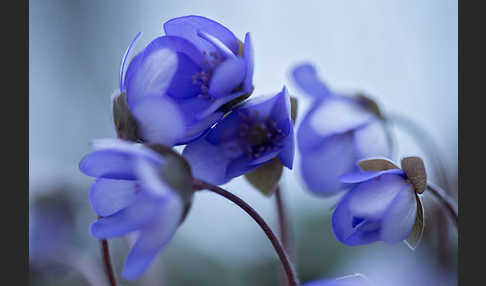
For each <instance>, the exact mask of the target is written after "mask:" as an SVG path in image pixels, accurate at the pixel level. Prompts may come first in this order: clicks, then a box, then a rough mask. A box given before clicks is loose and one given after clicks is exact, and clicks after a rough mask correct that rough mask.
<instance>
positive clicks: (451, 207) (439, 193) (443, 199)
mask: <svg viewBox="0 0 486 286" xmlns="http://www.w3.org/2000/svg"><path fill="white" fill-rule="evenodd" d="M427 189H428V190H429V191H430V192H431V193H432V194H433V195H434V196H435V197H436V198H437V199H438V200H439V202H440V203H441V204H442V205H443V206H444V207H445V209H446V210H447V212H448V213H449V215H450V217H451V219H452V221H453V222H454V225H455V226H456V229H457V224H458V222H457V221H458V219H457V211H456V207H455V203H454V202H453V201H452V200H451V198H450V197H449V196H448V195H447V194H446V192H444V190H442V189H441V188H440V187H439V186H436V185H434V184H432V183H428V184H427Z"/></svg>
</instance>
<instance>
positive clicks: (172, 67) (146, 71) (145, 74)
mask: <svg viewBox="0 0 486 286" xmlns="http://www.w3.org/2000/svg"><path fill="white" fill-rule="evenodd" d="M154 41H156V40H154ZM149 46H150V44H149ZM149 46H147V48H145V50H144V52H143V55H142V58H140V59H139V62H138V63H137V64H136V65H135V64H132V62H133V61H132V62H131V63H130V65H129V66H128V70H127V74H126V77H125V84H126V89H127V103H128V106H129V107H130V108H131V107H133V105H134V104H135V103H137V102H138V100H139V99H140V98H142V97H143V96H146V95H158V96H162V95H163V94H165V93H166V92H167V90H168V89H169V87H170V85H171V83H172V80H173V78H174V77H175V76H176V74H177V70H178V68H179V56H178V54H177V52H176V51H174V50H172V49H170V48H160V49H151V48H149ZM154 46H155V44H154ZM191 84H192V82H191Z"/></svg>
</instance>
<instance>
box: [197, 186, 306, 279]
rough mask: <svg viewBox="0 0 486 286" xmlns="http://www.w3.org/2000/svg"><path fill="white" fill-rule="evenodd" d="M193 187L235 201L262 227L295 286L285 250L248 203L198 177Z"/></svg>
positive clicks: (293, 275)
mask: <svg viewBox="0 0 486 286" xmlns="http://www.w3.org/2000/svg"><path fill="white" fill-rule="evenodd" d="M193 188H194V189H195V190H203V189H206V190H209V191H211V192H213V193H216V194H218V195H220V196H222V197H224V198H226V199H228V200H230V201H232V202H233V203H235V204H236V205H237V206H239V207H240V208H241V209H243V210H244V211H245V212H246V213H247V214H248V215H250V216H251V217H252V218H253V219H254V220H255V222H256V223H257V224H258V225H259V226H260V227H261V228H262V230H263V231H264V232H265V234H266V235H267V237H268V239H269V240H270V242H271V243H272V245H273V247H274V248H275V251H276V252H277V254H278V257H279V258H280V261H281V262H282V265H283V268H284V270H285V273H286V274H287V278H288V281H289V285H290V286H297V285H299V284H298V280H297V276H296V274H295V271H294V269H293V268H292V264H291V263H290V259H289V257H288V255H287V253H286V252H285V249H284V248H283V247H282V245H281V244H280V241H279V240H278V238H277V236H276V235H275V234H274V233H273V231H272V230H271V229H270V227H269V226H268V224H267V223H266V222H265V220H263V218H262V217H261V216H260V215H259V214H258V213H257V212H256V211H255V210H254V209H253V208H252V207H251V206H250V205H248V204H247V203H246V202H245V201H243V200H242V199H240V198H239V197H237V196H236V195H234V194H232V193H230V192H228V191H226V190H225V189H223V188H220V187H218V186H215V185H212V184H209V183H206V182H204V181H201V180H198V179H195V178H194V179H193Z"/></svg>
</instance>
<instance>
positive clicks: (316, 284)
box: [302, 273, 371, 286]
mask: <svg viewBox="0 0 486 286" xmlns="http://www.w3.org/2000/svg"><path fill="white" fill-rule="evenodd" d="M302 286H371V283H370V281H369V280H368V278H366V276H364V275H363V274H359V273H358V274H353V275H348V276H343V277H339V278H330V279H323V280H318V281H312V282H308V283H305V284H302Z"/></svg>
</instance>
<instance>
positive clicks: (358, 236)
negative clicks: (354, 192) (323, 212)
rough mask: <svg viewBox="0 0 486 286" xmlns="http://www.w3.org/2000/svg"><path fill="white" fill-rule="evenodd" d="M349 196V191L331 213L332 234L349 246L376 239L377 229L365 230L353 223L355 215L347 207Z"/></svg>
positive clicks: (377, 236)
mask: <svg viewBox="0 0 486 286" xmlns="http://www.w3.org/2000/svg"><path fill="white" fill-rule="evenodd" d="M350 198H351V196H350V193H347V194H346V195H344V197H343V198H342V199H341V201H340V202H339V203H338V205H337V207H336V209H335V210H334V212H333V214H332V218H331V224H332V231H333V233H334V236H335V237H336V239H337V240H338V241H339V242H341V243H343V244H346V245H349V246H356V245H363V244H368V243H372V242H375V241H377V240H378V239H379V231H378V230H371V231H365V230H362V229H360V227H359V226H356V225H354V223H353V222H354V220H355V216H354V214H353V213H352V211H351V209H350V207H349V200H350ZM364 223H366V222H364Z"/></svg>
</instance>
